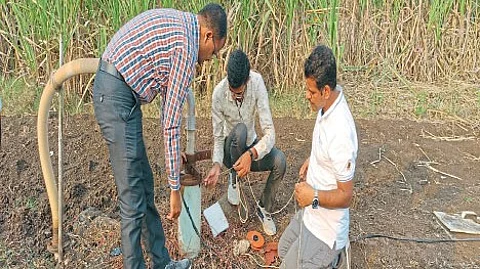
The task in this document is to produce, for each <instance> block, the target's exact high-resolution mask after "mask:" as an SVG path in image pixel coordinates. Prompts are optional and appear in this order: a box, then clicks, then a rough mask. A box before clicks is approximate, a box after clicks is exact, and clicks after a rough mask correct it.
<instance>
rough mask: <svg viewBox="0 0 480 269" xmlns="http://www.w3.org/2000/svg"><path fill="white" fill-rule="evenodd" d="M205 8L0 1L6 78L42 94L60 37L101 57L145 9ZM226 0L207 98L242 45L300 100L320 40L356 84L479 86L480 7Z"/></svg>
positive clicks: (94, 0) (275, 84)
mask: <svg viewBox="0 0 480 269" xmlns="http://www.w3.org/2000/svg"><path fill="white" fill-rule="evenodd" d="M207 2H209V1H207V0H194V1H191V0H188V1H187V0H175V1H173V0H162V1H158V0H157V1H155V0H124V1H116V0H81V1H63V0H55V1H49V0H23V1H18V0H6V1H5V0H3V1H0V40H1V42H0V74H1V76H3V77H5V79H7V80H8V79H14V78H16V77H19V76H22V77H25V79H26V81H27V82H28V84H30V85H31V86H32V87H33V89H35V88H36V87H38V86H41V85H43V83H45V81H46V80H47V77H48V76H49V75H50V73H51V72H52V71H53V70H54V68H56V67H57V66H58V63H57V61H58V49H59V48H58V38H59V36H62V38H63V40H64V47H65V61H70V60H72V59H75V58H80V57H99V56H100V55H101V53H102V52H103V50H104V48H105V47H106V45H107V43H108V41H109V39H110V38H111V37H112V36H113V34H114V33H115V32H116V31H117V30H118V29H119V28H120V27H121V25H122V24H124V23H125V22H126V21H128V20H129V19H131V18H132V17H134V16H135V15H137V14H139V13H140V12H142V11H144V10H147V9H151V8H155V7H172V8H179V9H182V10H188V11H191V12H197V11H198V10H200V9H201V8H202V7H203V6H204V5H205V4H206V3H207ZM220 3H221V4H222V5H223V6H225V7H226V10H227V12H228V16H229V32H228V34H229V36H228V41H227V46H226V48H225V49H224V50H223V52H222V57H221V59H218V60H216V61H213V62H211V63H208V64H206V65H204V66H202V67H201V69H200V70H199V71H200V73H199V75H198V76H197V78H196V80H195V82H194V87H195V88H196V89H200V91H198V92H202V93H203V94H205V95H206V96H208V95H209V94H210V92H211V90H212V88H213V86H214V85H215V84H216V83H217V82H218V81H219V80H220V79H221V78H222V77H223V76H224V75H225V71H224V70H225V68H224V66H225V62H226V61H225V59H226V58H227V57H228V55H229V52H230V51H231V50H232V49H234V48H236V47H241V48H242V49H244V50H245V51H246V52H247V53H248V54H249V57H250V59H251V62H252V66H253V67H254V68H255V69H256V70H258V71H260V72H261V73H262V74H263V75H264V78H265V80H266V82H267V85H268V86H269V88H270V89H271V90H272V92H273V93H274V94H277V95H278V94H279V95H282V94H290V95H296V94H299V92H300V91H301V89H302V88H303V86H302V85H303V82H302V76H303V74H302V69H303V61H304V59H305V57H306V56H307V55H308V54H309V52H310V51H311V49H312V48H313V46H315V45H316V44H319V43H325V44H328V45H329V46H330V47H331V48H332V49H333V50H334V52H335V55H336V56H337V59H338V60H337V61H338V65H339V69H340V71H341V74H346V77H351V78H353V79H367V80H376V81H383V82H385V83H393V82H401V83H403V85H407V84H408V82H419V83H423V82H437V83H438V82H449V81H453V80H461V81H463V82H465V83H471V84H475V83H478V81H480V67H479V66H480V64H479V62H480V50H479V49H478V48H480V34H479V33H480V21H479V16H480V13H479V11H480V6H479V5H480V4H479V1H478V0H458V1H454V0H445V1H442V0H415V1H400V0H384V1H382V0H352V1H350V0H285V1H279V0H265V1H251V0H241V1H232V0H221V1H220ZM89 79H90V76H88V77H82V78H81V80H80V81H76V82H71V83H69V85H67V87H66V89H67V102H68V98H71V99H72V100H75V102H77V100H78V99H79V98H80V99H82V100H85V101H88V100H89V88H86V87H85V85H87V82H88V81H89ZM376 84H378V83H376ZM477 88H478V87H477ZM410 90H412V91H415V89H413V88H410ZM373 94H375V93H373ZM472 94H475V93H472ZM414 95H418V94H414ZM72 96H74V97H72ZM78 102H81V101H78ZM74 107H75V106H74Z"/></svg>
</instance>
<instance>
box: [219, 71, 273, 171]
mask: <svg viewBox="0 0 480 269" xmlns="http://www.w3.org/2000/svg"><path fill="white" fill-rule="evenodd" d="M212 99H213V100H212V124H213V139H214V144H213V156H212V161H213V162H214V163H215V162H217V163H219V164H220V165H223V157H224V156H223V148H224V144H225V137H227V136H228V134H229V133H230V131H231V130H232V129H233V127H235V125H237V124H238V123H241V122H243V123H245V125H246V126H247V141H246V142H247V146H250V145H251V144H252V143H253V142H254V141H255V139H256V138H257V134H256V132H255V116H256V115H257V114H258V120H259V122H260V127H261V128H262V132H263V136H262V138H261V139H260V140H259V141H258V143H257V144H256V145H255V146H254V148H255V150H256V151H257V154H258V156H257V159H256V160H260V159H262V158H263V157H264V156H265V155H267V154H268V153H270V151H271V150H272V148H273V146H274V144H275V128H274V127H273V120H272V113H271V112H270V105H269V102H268V93H267V88H266V87H265V83H264V82H263V78H262V76H261V75H260V74H259V73H256V72H254V71H250V80H249V81H248V82H247V87H246V89H245V94H244V98H243V103H242V105H241V106H240V107H239V106H237V104H236V103H235V100H234V99H233V97H232V93H231V92H230V89H229V87H228V80H227V78H224V79H223V80H222V81H220V83H218V84H217V86H215V89H214V90H213V96H212Z"/></svg>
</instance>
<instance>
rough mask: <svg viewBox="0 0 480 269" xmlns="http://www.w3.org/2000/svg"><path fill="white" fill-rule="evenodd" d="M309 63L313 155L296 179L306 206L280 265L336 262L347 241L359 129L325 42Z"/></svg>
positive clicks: (286, 236)
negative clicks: (312, 119) (314, 118)
mask: <svg viewBox="0 0 480 269" xmlns="http://www.w3.org/2000/svg"><path fill="white" fill-rule="evenodd" d="M304 67H305V70H304V73H305V80H306V88H307V91H306V98H307V99H308V101H309V102H310V105H311V107H312V109H313V110H314V111H318V115H317V119H316V121H315V127H314V130H313V136H312V150H311V153H310V157H309V158H308V159H307V160H306V161H305V162H304V164H303V165H302V167H301V168H300V172H299V176H300V178H301V179H303V180H304V181H302V182H300V183H297V184H296V185H295V198H296V200H297V202H298V205H299V206H300V207H301V208H302V210H299V212H297V214H296V215H295V216H294V218H293V219H292V221H291V222H290V224H289V226H288V227H287V229H286V230H285V232H284V233H283V234H282V237H281V238H280V243H279V255H280V257H281V258H282V259H283V262H282V265H281V267H280V268H337V263H338V259H339V257H340V254H341V253H342V250H343V249H344V248H345V247H346V246H347V244H348V231H349V222H350V215H349V206H350V202H351V200H352V195H353V181H352V179H353V176H354V172H355V161H356V157H357V150H358V142H357V132H356V128H355V122H354V121H353V117H352V113H351V112H350V109H349V108H348V104H347V101H346V100H345V96H344V95H343V92H342V88H341V87H340V86H339V85H337V67H336V63H335V57H334V55H333V53H332V51H331V50H330V49H329V48H328V47H326V46H323V45H321V46H318V47H316V48H315V49H314V50H313V52H312V53H311V54H310V56H309V57H308V58H307V60H306V61H305V66H304ZM305 177H306V178H305Z"/></svg>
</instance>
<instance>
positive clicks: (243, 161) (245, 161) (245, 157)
mask: <svg viewBox="0 0 480 269" xmlns="http://www.w3.org/2000/svg"><path fill="white" fill-rule="evenodd" d="M251 165H252V157H250V153H249V152H248V151H246V152H244V153H243V154H242V156H240V158H238V160H237V161H236V162H235V164H234V165H233V169H235V171H237V175H238V177H240V178H242V177H244V176H246V175H247V174H248V173H250V166H251Z"/></svg>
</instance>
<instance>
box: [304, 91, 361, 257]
mask: <svg viewBox="0 0 480 269" xmlns="http://www.w3.org/2000/svg"><path fill="white" fill-rule="evenodd" d="M336 90H337V91H340V94H339V95H338V96H337V99H336V100H335V102H334V103H333V104H332V106H331V107H330V108H329V109H328V110H327V112H326V113H325V114H324V115H322V112H321V110H320V111H319V112H318V115H317V120H316V122H315V128H314V130H313V137H312V151H311V153H310V163H309V165H308V172H307V183H308V184H310V186H312V187H313V188H314V189H317V190H333V189H337V182H347V181H349V180H352V178H353V175H354V172H355V160H356V158H357V151H358V141H357V131H356V128H355V122H354V121H353V117H352V113H351V112H350V109H349V108H348V104H347V101H346V100H345V96H344V95H343V92H342V88H341V87H340V86H338V85H337V87H336ZM303 221H304V223H305V226H306V227H307V229H308V230H309V231H310V232H312V234H314V235H315V236H316V237H317V238H318V239H320V240H322V241H323V242H325V243H326V244H327V245H328V246H330V248H331V249H333V245H334V244H335V242H336V249H337V250H339V249H341V248H343V247H344V246H345V244H346V243H347V240H348V230H349V223H350V213H349V209H348V208H337V209H327V208H323V207H321V206H319V207H318V209H313V208H312V207H311V206H307V207H306V208H305V211H304V218H303Z"/></svg>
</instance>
